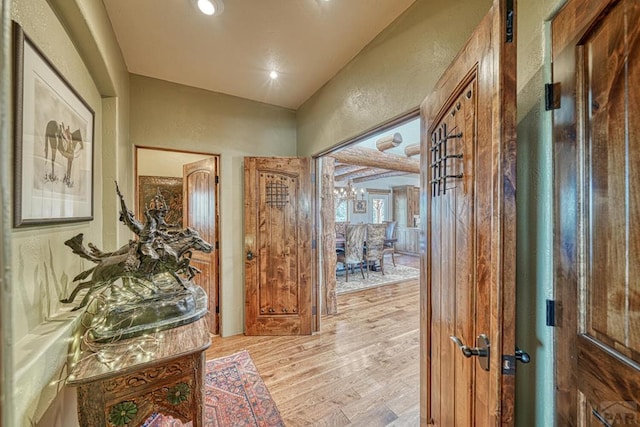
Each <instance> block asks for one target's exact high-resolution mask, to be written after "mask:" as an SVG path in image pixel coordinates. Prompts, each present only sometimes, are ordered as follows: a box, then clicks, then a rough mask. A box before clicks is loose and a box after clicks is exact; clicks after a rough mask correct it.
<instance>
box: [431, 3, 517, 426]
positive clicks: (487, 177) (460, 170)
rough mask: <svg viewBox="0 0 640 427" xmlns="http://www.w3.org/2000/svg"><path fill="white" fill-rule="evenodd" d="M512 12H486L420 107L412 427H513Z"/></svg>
mask: <svg viewBox="0 0 640 427" xmlns="http://www.w3.org/2000/svg"><path fill="white" fill-rule="evenodd" d="M514 7H515V4H514V1H509V0H496V1H494V4H493V6H492V7H491V9H490V11H489V12H488V14H487V15H486V16H485V17H484V18H483V19H482V21H481V22H480V24H479V25H478V27H477V28H476V29H475V30H474V33H473V34H472V36H471V37H470V39H469V41H468V42H467V44H466V45H465V46H464V47H463V48H462V50H461V51H460V53H459V54H458V56H457V57H456V59H455V60H454V62H453V63H452V64H451V65H450V66H449V68H448V69H447V71H446V73H445V74H444V75H443V77H442V78H441V79H440V81H439V82H438V84H437V85H436V87H435V89H434V91H433V92H432V93H431V94H430V95H429V96H428V97H427V98H426V100H425V101H424V103H423V104H422V108H421V114H422V120H423V125H422V142H421V164H422V165H421V170H422V173H421V192H422V193H421V199H422V200H421V212H422V213H421V215H422V218H423V220H422V221H421V222H422V224H424V225H423V226H422V227H423V229H422V231H423V233H425V235H426V246H425V250H424V254H423V256H422V260H423V262H422V274H421V287H422V292H421V299H422V327H421V331H422V332H421V334H422V353H421V358H422V371H421V422H422V424H423V425H424V424H428V425H434V426H487V425H498V424H501V425H512V424H513V422H514V413H513V412H514V408H513V407H514V385H515V363H516V357H515V247H516V246H515V218H516V217H515V154H516V153H515V120H516V102H515V95H516V88H515V82H516V79H515V72H516V68H515V54H516V50H515V22H516V19H515V9H514ZM425 219H426V220H425ZM474 353H477V354H474Z"/></svg>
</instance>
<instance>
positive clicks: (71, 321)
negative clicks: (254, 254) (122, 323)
mask: <svg viewBox="0 0 640 427" xmlns="http://www.w3.org/2000/svg"><path fill="white" fill-rule="evenodd" d="M80 5H81V7H78V4H76V3H75V2H74V1H69V0H65V1H58V0H52V1H50V2H47V1H46V0H20V1H13V2H12V4H11V17H12V19H13V20H15V21H17V22H18V23H19V24H20V25H21V26H22V27H23V29H24V31H25V32H26V34H27V35H28V36H29V37H30V38H31V39H32V40H33V41H34V43H35V44H36V45H37V46H38V47H39V48H40V49H41V50H42V52H43V53H44V54H45V55H46V56H47V58H48V59H49V60H50V61H51V62H52V63H53V64H54V65H55V67H56V68H57V69H58V70H59V71H60V72H61V73H62V75H63V76H64V77H65V78H66V79H67V80H68V81H69V82H70V84H71V85H72V86H73V87H74V88H75V89H76V90H77V91H78V92H79V94H80V95H81V96H82V97H83V98H84V99H85V101H86V102H87V103H88V104H89V105H90V106H91V108H92V109H93V110H94V111H95V130H94V141H93V143H94V146H93V150H94V194H93V197H94V212H93V215H94V220H93V221H90V222H84V223H76V224H69V225H60V226H38V227H31V228H28V229H15V230H10V231H9V233H10V240H11V247H10V251H11V265H10V268H11V270H12V282H11V288H12V293H13V298H12V301H11V304H12V309H13V323H12V325H13V327H12V331H11V332H12V335H13V337H12V338H13V345H12V347H13V358H14V369H13V387H12V391H13V397H14V399H13V401H14V404H13V410H14V412H15V423H14V424H15V425H24V426H27V425H32V424H31V423H32V422H36V421H38V420H39V419H40V418H41V416H42V414H43V412H44V411H45V410H46V409H47V408H48V407H49V406H50V405H51V403H52V402H53V401H54V400H55V399H58V397H60V396H63V395H69V394H73V393H72V391H69V392H65V393H59V392H60V390H61V389H63V387H62V385H61V383H59V382H58V381H57V380H60V379H64V377H65V375H66V370H65V367H64V364H65V363H66V362H67V355H68V353H69V351H70V348H71V343H72V342H73V337H72V333H73V329H74V326H75V325H76V323H77V322H76V320H77V314H71V313H70V312H69V310H70V308H71V307H69V306H65V305H63V304H60V303H59V302H58V300H59V299H60V298H62V297H63V296H66V295H67V293H68V292H69V290H70V289H71V288H72V286H73V284H72V283H71V278H72V277H73V276H75V275H76V274H77V273H79V272H80V271H82V270H83V269H84V267H85V265H84V264H83V262H82V261H81V260H80V258H79V257H77V256H75V255H73V254H71V251H70V250H68V249H67V247H66V246H64V241H65V240H67V239H69V238H70V237H72V236H74V235H75V234H77V233H84V234H85V239H86V240H89V241H92V242H94V243H95V244H96V245H98V246H99V247H101V246H103V244H104V241H103V237H104V234H103V229H104V225H105V223H106V222H110V223H111V224H115V223H116V222H117V217H116V218H111V219H110V220H108V221H106V220H105V217H104V216H103V211H102V206H103V203H102V200H103V193H102V181H103V164H104V163H103V161H102V156H101V154H102V151H103V134H105V133H112V134H113V133H120V134H121V135H122V134H126V133H128V131H127V130H126V125H127V120H126V119H122V118H120V119H119V118H118V116H119V115H124V116H128V112H127V109H126V105H127V104H128V101H127V100H126V98H127V94H126V91H125V93H122V88H123V87H124V88H126V85H127V84H128V75H127V74H126V72H124V73H123V70H124V63H123V61H122V58H121V56H120V52H119V50H118V49H113V46H114V45H115V42H114V40H115V37H114V36H113V33H112V32H111V28H110V26H109V25H105V22H107V23H108V19H107V18H106V15H105V13H104V8H103V6H102V3H101V2H96V1H93V2H87V1H82V2H80ZM53 8H55V9H56V10H55V12H54V10H53ZM80 18H81V19H80ZM65 19H68V20H69V21H68V22H63V21H64V20H65ZM89 28H91V31H89V30H88V29H89ZM87 34H90V35H91V37H86V36H87ZM98 34H99V36H98ZM87 43H89V44H87ZM115 46H117V45H115ZM123 83H124V86H123ZM105 96H106V97H118V99H119V100H120V104H119V105H120V107H119V111H118V112H117V113H114V114H111V118H112V120H113V121H106V122H105V121H104V115H103V97H105ZM123 99H124V100H123ZM115 104H118V103H117V102H116V103H115ZM115 104H114V105H115ZM114 110H115V109H114ZM103 125H106V126H108V127H109V131H108V132H103V131H104V129H105V128H104V127H103ZM116 129H117V130H116ZM112 142H113V143H114V145H122V144H123V143H124V142H123V141H122V140H121V139H119V140H115V139H114V140H113V141H112ZM113 165H115V160H114V161H113V162H112V167H113ZM129 174H130V172H129ZM3 184H4V183H3ZM56 405H60V403H59V402H58V403H55V404H54V405H53V406H56ZM62 405H63V406H64V405H65V404H64V403H63V404H62ZM64 412H65V413H66V414H68V415H67V418H66V419H65V420H64V421H61V424H58V425H65V426H67V425H70V424H69V422H70V419H71V420H73V419H75V414H74V413H73V411H71V412H69V411H64ZM69 417H70V418H69ZM71 422H73V421H71ZM76 422H77V421H76Z"/></svg>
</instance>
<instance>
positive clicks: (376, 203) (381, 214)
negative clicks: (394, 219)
mask: <svg viewBox="0 0 640 427" xmlns="http://www.w3.org/2000/svg"><path fill="white" fill-rule="evenodd" d="M385 202H386V201H385V199H377V198H375V199H373V200H372V205H373V218H372V222H373V223H374V224H380V223H382V222H384V221H385V220H386V218H385V212H386V211H387V206H386V203H385Z"/></svg>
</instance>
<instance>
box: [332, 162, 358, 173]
mask: <svg viewBox="0 0 640 427" xmlns="http://www.w3.org/2000/svg"><path fill="white" fill-rule="evenodd" d="M334 169H335V171H336V175H342V174H345V173H349V172H353V171H356V170H358V169H362V166H358V165H350V164H345V163H336V165H335V167H334Z"/></svg>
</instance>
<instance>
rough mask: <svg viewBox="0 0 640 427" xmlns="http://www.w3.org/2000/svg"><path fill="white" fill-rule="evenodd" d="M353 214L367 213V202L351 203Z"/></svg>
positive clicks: (357, 201)
mask: <svg viewBox="0 0 640 427" xmlns="http://www.w3.org/2000/svg"><path fill="white" fill-rule="evenodd" d="M353 213H367V201H366V200H354V201H353Z"/></svg>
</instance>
